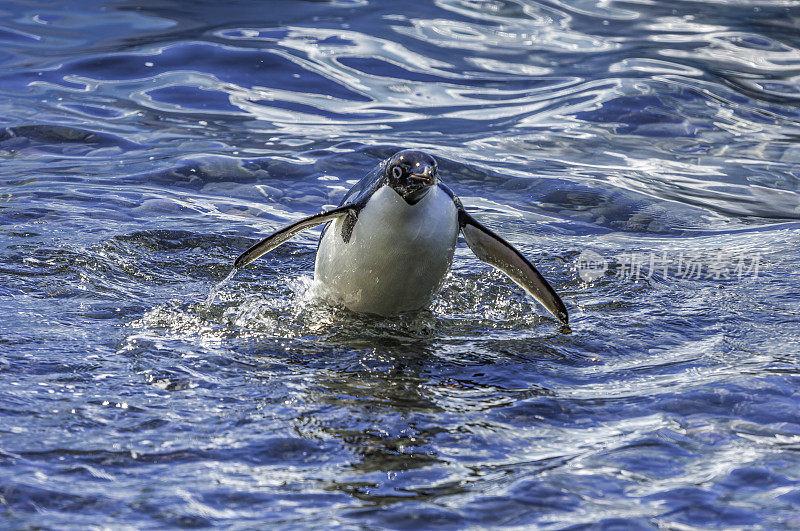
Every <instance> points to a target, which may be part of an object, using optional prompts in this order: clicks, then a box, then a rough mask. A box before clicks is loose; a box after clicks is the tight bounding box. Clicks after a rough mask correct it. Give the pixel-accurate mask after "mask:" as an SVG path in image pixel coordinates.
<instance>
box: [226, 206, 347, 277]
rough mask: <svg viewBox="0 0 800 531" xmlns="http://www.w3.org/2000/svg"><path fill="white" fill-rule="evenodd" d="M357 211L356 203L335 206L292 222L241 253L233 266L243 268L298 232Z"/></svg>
mask: <svg viewBox="0 0 800 531" xmlns="http://www.w3.org/2000/svg"><path fill="white" fill-rule="evenodd" d="M357 212H358V208H357V207H356V206H355V205H352V204H348V205H344V206H340V207H338V208H334V209H333V210H327V211H325V212H320V213H319V214H314V215H313V216H308V217H307V218H303V219H301V220H300V221H297V222H295V223H292V224H291V225H289V226H288V227H285V228H283V229H280V230H278V231H275V232H273V233H272V234H271V235H269V236H267V237H266V238H264V239H263V240H261V241H260V242H258V243H257V244H255V245H253V246H252V247H250V248H249V249H248V250H246V251H245V252H243V253H242V254H240V255H239V258H237V259H236V261H235V262H234V263H233V267H234V268H236V269H241V268H242V267H244V266H246V265H247V264H249V263H250V262H252V261H253V260H255V259H256V258H258V257H259V256H261V255H262V254H264V253H267V252H269V251H271V250H272V249H274V248H275V247H277V246H279V245H280V244H282V243H283V242H285V241H286V240H288V239H289V238H291V237H292V236H294V235H295V234H297V233H298V232H301V231H304V230H306V229H310V228H312V227H316V226H317V225H321V224H323V223H327V222H329V221H333V220H335V219H337V218H341V217H344V216H354V217H355V216H356V215H357Z"/></svg>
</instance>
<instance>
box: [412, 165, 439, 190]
mask: <svg viewBox="0 0 800 531" xmlns="http://www.w3.org/2000/svg"><path fill="white" fill-rule="evenodd" d="M408 178H409V180H410V181H411V182H414V183H416V184H418V185H419V186H433V185H434V184H436V176H435V175H434V173H433V168H431V167H430V166H425V168H424V169H423V171H422V173H412V174H411V175H409V176H408Z"/></svg>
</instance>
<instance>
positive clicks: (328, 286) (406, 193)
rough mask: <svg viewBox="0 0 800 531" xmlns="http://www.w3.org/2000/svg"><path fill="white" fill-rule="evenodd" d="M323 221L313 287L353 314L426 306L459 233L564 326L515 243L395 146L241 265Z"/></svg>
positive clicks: (553, 299) (559, 305)
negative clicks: (334, 198)
mask: <svg viewBox="0 0 800 531" xmlns="http://www.w3.org/2000/svg"><path fill="white" fill-rule="evenodd" d="M323 223H325V227H324V228H323V230H322V234H321V236H320V240H319V245H318V248H317V256H316V261H315V264H314V285H315V286H316V289H317V290H318V293H319V294H320V295H321V296H322V297H323V298H325V299H329V300H332V301H334V302H338V303H341V304H343V305H344V306H345V307H347V308H349V309H350V310H353V311H355V312H362V313H370V314H377V315H380V316H391V315H394V314H397V313H401V312H408V311H414V310H420V309H423V308H425V307H426V306H428V305H429V304H430V303H431V302H432V301H433V299H434V298H435V297H436V295H437V294H438V293H439V290H440V289H441V287H442V284H443V283H444V279H445V277H446V276H447V272H448V271H449V270H450V266H451V264H452V261H453V255H454V253H455V247H456V242H457V241H458V235H459V233H461V234H462V235H463V236H464V239H465V240H466V242H467V245H468V246H469V248H470V249H471V250H472V252H473V253H475V255H476V256H477V257H478V258H479V259H480V260H482V261H484V262H486V263H487V264H489V265H491V266H493V267H495V268H497V269H499V270H500V271H502V272H503V273H505V274H506V275H507V276H508V277H510V278H511V280H513V281H514V282H516V283H517V284H518V285H519V286H521V287H522V288H523V289H524V290H525V291H526V292H527V293H529V294H530V295H531V296H532V297H533V298H534V299H536V300H537V301H539V302H540V303H541V304H542V305H543V306H544V307H545V308H546V309H547V310H548V311H549V312H550V313H551V314H553V315H554V316H555V317H556V318H557V319H559V320H560V321H561V322H562V323H563V325H564V326H565V327H566V325H567V324H568V321H569V317H568V314H567V309H566V307H565V306H564V303H563V302H562V301H561V298H560V297H559V296H558V294H557V293H556V291H555V290H554V289H553V288H552V287H551V286H550V284H549V283H548V282H547V280H545V278H544V277H543V276H542V275H541V274H540V273H539V271H537V270H536V268H535V267H534V266H533V265H532V264H531V262H530V261H529V260H528V259H527V258H525V256H523V255H522V253H520V252H519V251H518V250H517V249H516V248H514V247H513V246H512V245H511V244H509V243H508V242H507V241H505V240H504V239H503V238H501V237H500V236H498V235H497V234H495V233H494V232H493V231H491V230H490V229H488V228H487V227H485V226H484V225H482V224H481V223H480V222H479V221H478V220H476V219H475V218H474V217H472V216H471V215H470V214H469V213H468V212H467V211H466V210H465V209H464V206H463V205H462V203H461V201H460V200H459V198H458V197H457V196H456V195H455V194H454V193H453V191H452V190H451V189H450V188H449V187H448V186H447V185H445V184H444V183H443V182H441V180H440V179H439V172H438V168H437V164H436V160H435V159H434V158H433V157H432V156H430V155H428V154H427V153H424V152H422V151H416V150H403V151H400V152H398V153H396V154H395V155H393V156H392V157H389V158H388V159H386V160H384V161H382V162H381V163H380V164H378V166H377V168H376V169H375V170H373V171H372V172H370V173H368V174H367V175H366V176H365V177H364V178H363V179H362V180H361V181H359V182H358V183H357V184H356V185H355V186H353V188H352V189H350V191H349V192H348V193H347V194H346V195H345V197H344V199H343V200H342V202H341V203H340V205H339V206H338V207H336V208H334V209H331V210H327V211H324V212H320V213H319V214H315V215H313V216H309V217H307V218H304V219H301V220H300V221H297V222H295V223H292V224H291V225H289V226H288V227H285V228H283V229H280V230H278V231H276V232H274V233H273V234H271V235H270V236H268V237H266V238H265V239H263V240H261V241H260V242H258V243H256V244H255V245H253V246H252V247H250V248H249V249H247V250H246V251H245V252H244V253H242V254H241V255H240V256H239V257H238V258H237V259H236V261H235V262H234V271H236V270H239V269H241V268H242V267H244V266H246V265H247V264H249V263H250V262H252V261H253V260H255V259H257V258H258V257H260V256H261V255H263V254H264V253H267V252H269V251H270V250H272V249H274V248H275V247H277V246H279V245H281V244H282V243H284V242H285V241H287V240H288V239H290V238H292V237H293V236H294V235H295V234H297V233H299V232H301V231H303V230H306V229H310V228H312V227H315V226H317V225H321V224H323Z"/></svg>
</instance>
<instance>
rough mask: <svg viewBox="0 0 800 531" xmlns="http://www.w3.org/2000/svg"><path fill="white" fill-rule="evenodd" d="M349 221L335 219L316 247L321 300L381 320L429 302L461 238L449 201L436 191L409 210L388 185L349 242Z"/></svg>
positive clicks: (370, 202)
mask: <svg viewBox="0 0 800 531" xmlns="http://www.w3.org/2000/svg"><path fill="white" fill-rule="evenodd" d="M345 220H346V218H339V219H337V220H335V221H332V222H331V224H330V225H329V226H328V227H327V229H326V230H325V232H324V234H323V236H322V239H321V240H320V243H319V249H318V250H317V258H316V263H315V266H314V281H315V285H316V288H317V292H318V293H319V294H320V295H321V296H322V297H324V298H327V299H331V300H333V301H336V302H339V303H342V304H344V305H345V306H346V307H347V308H349V309H351V310H353V311H356V312H364V313H373V314H378V315H383V316H387V315H392V314H396V313H399V312H404V311H411V310H419V309H421V308H424V307H426V306H427V305H428V304H430V303H431V301H432V300H433V298H434V297H435V296H436V294H437V293H438V292H439V289H440V288H441V286H442V283H443V282H444V278H445V276H446V275H447V272H448V271H449V270H450V264H451V263H452V261H453V253H454V250H455V246H456V241H457V239H458V231H459V227H458V212H457V210H456V206H455V204H454V203H453V200H452V199H451V198H450V196H449V195H447V194H446V193H445V192H444V191H443V190H442V189H441V188H439V187H438V186H436V187H434V188H432V189H431V190H430V192H428V193H427V194H426V195H425V197H423V198H422V199H421V200H420V201H419V202H418V203H416V204H415V205H409V204H408V203H406V202H405V200H403V198H402V197H400V195H399V194H398V193H397V192H395V191H394V190H393V189H392V188H391V187H389V186H383V187H381V188H380V189H378V190H377V191H376V192H375V193H374V194H373V195H372V196H371V197H370V198H369V200H368V201H367V203H366V205H364V207H363V208H362V209H361V211H360V212H359V214H358V220H357V221H356V223H355V226H354V227H353V232H352V234H351V236H350V240H349V241H348V242H347V243H345V242H344V240H343V238H342V227H343V225H344V223H345Z"/></svg>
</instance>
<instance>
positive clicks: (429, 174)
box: [401, 165, 436, 205]
mask: <svg viewBox="0 0 800 531" xmlns="http://www.w3.org/2000/svg"><path fill="white" fill-rule="evenodd" d="M420 169H421V170H422V171H419V170H420ZM414 170H416V173H412V174H410V175H409V176H408V186H407V188H406V190H404V193H403V194H401V195H402V196H403V199H405V200H406V203H408V204H409V205H414V204H416V203H418V202H419V201H420V199H422V198H423V197H425V195H426V194H427V193H428V191H429V190H430V189H431V186H433V185H434V184H436V172H435V171H434V169H433V168H432V167H430V166H428V165H425V166H423V167H422V168H414Z"/></svg>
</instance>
